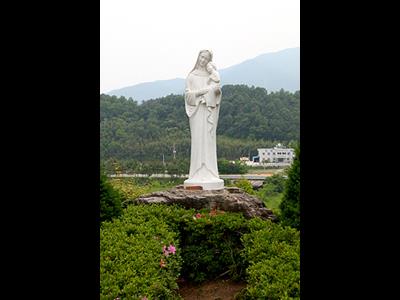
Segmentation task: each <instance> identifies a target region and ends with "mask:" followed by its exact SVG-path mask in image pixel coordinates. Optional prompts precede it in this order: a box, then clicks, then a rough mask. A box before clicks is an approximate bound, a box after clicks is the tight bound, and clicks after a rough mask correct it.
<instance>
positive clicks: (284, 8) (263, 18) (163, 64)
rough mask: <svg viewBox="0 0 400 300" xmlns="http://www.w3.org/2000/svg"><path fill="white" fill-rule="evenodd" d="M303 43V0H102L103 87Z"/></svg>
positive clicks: (105, 89) (229, 62)
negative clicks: (201, 61) (204, 53)
mask: <svg viewBox="0 0 400 300" xmlns="http://www.w3.org/2000/svg"><path fill="white" fill-rule="evenodd" d="M299 46H300V0H246V1H243V0H101V1H100V93H106V92H109V91H111V90H113V89H119V88H123V87H127V86H131V85H135V84H138V83H142V82H149V81H155V80H164V79H173V78H186V76H187V74H188V73H189V72H190V71H191V70H192V68H193V66H194V64H195V62H196V59H197V55H198V53H199V51H200V50H202V49H211V50H212V51H213V53H214V57H213V62H214V63H215V64H216V66H217V68H218V69H224V68H227V67H230V66H232V65H235V64H238V63H241V62H243V61H245V60H247V59H251V58H254V57H256V56H258V55H260V54H264V53H268V52H276V51H279V50H283V49H287V48H293V47H299Z"/></svg>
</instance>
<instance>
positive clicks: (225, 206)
mask: <svg viewBox="0 0 400 300" xmlns="http://www.w3.org/2000/svg"><path fill="white" fill-rule="evenodd" d="M133 202H135V203H142V204H152V203H162V204H166V205H170V204H179V205H181V206H183V207H184V208H194V209H197V210H199V209H203V208H205V209H210V210H212V209H218V210H223V211H229V212H241V213H243V215H244V216H245V217H246V218H252V217H260V218H262V219H271V220H275V219H276V216H275V215H274V214H273V213H272V211H271V210H270V209H268V208H267V207H265V205H264V203H263V202H262V201H261V200H260V199H258V198H257V197H255V196H252V195H249V194H247V193H245V192H244V191H243V190H241V189H239V188H237V187H225V188H223V189H219V190H199V189H185V187H184V185H180V186H177V187H175V188H173V189H170V190H167V191H161V192H154V193H151V194H148V195H143V196H141V197H139V198H137V199H135V200H133Z"/></svg>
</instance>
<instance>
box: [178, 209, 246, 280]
mask: <svg viewBox="0 0 400 300" xmlns="http://www.w3.org/2000/svg"><path fill="white" fill-rule="evenodd" d="M193 213H194V211H193ZM180 227H181V232H180V234H181V245H182V258H183V261H184V263H183V266H182V275H183V277H185V278H187V279H189V280H191V281H194V282H202V281H204V280H206V279H213V278H215V277H217V276H219V275H221V274H224V273H225V274H226V275H228V274H229V276H230V277H231V278H232V279H239V278H241V277H243V276H244V270H245V267H246V266H245V265H244V264H243V261H242V259H241V257H240V254H241V251H242V249H243V246H242V243H241V241H240V238H241V236H242V234H243V233H245V232H248V228H247V220H246V219H245V218H244V217H243V215H242V214H240V213H223V212H219V211H216V210H213V211H211V212H208V211H206V210H202V211H200V212H199V213H196V214H193V215H192V216H191V217H190V218H185V219H183V224H181V226H180Z"/></svg>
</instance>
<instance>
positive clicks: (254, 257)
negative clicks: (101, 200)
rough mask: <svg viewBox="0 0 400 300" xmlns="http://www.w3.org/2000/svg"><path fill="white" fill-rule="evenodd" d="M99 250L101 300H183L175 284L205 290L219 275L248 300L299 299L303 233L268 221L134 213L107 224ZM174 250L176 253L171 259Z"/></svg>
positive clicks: (168, 211)
mask: <svg viewBox="0 0 400 300" xmlns="http://www.w3.org/2000/svg"><path fill="white" fill-rule="evenodd" d="M100 242H101V243H100V250H101V257H100V267H101V268H100V276H101V278H100V279H101V284H100V285H101V299H111V300H113V299H115V298H117V297H119V298H120V299H121V300H122V299H146V298H147V299H149V300H150V299H180V296H179V295H178V292H177V289H178V285H177V283H176V282H177V279H178V277H180V276H181V277H183V278H184V279H186V280H189V281H192V282H197V283H200V282H202V281H204V280H207V279H214V278H216V277H218V276H219V275H221V274H226V275H227V276H229V277H230V278H233V279H240V280H245V279H246V280H247V282H248V286H247V288H246V289H245V290H244V291H243V293H242V297H243V298H244V299H299V297H300V286H299V285H300V273H299V271H300V257H299V255H300V241H299V232H298V231H297V230H296V229H293V228H289V227H282V226H281V225H279V224H275V223H272V222H270V221H264V220H261V219H259V218H254V219H251V220H247V219H245V218H244V217H243V215H242V214H240V213H228V212H226V213H224V212H221V211H215V210H213V211H211V212H210V211H207V210H201V211H195V210H194V209H183V208H179V207H177V206H165V205H129V206H128V208H127V209H125V210H124V213H123V215H122V217H121V218H120V219H115V220H114V221H113V222H104V223H103V224H102V228H101V241H100ZM169 245H174V246H175V248H176V252H175V254H169V255H168V256H166V255H165V253H164V252H163V246H169ZM161 260H163V262H162V263H164V264H165V265H163V264H161V265H160V262H161ZM144 297H146V298H144Z"/></svg>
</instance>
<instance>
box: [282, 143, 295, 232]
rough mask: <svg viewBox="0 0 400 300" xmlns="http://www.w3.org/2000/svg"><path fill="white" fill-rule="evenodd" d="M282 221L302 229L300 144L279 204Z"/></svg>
mask: <svg viewBox="0 0 400 300" xmlns="http://www.w3.org/2000/svg"><path fill="white" fill-rule="evenodd" d="M279 208H280V210H281V221H282V224H283V225H288V226H291V227H294V228H297V229H300V146H299V145H298V146H297V147H296V148H295V157H294V159H293V163H292V165H291V167H290V168H289V170H288V179H287V181H286V185H285V191H284V196H283V200H282V202H281V204H280V206H279Z"/></svg>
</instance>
